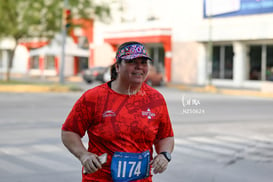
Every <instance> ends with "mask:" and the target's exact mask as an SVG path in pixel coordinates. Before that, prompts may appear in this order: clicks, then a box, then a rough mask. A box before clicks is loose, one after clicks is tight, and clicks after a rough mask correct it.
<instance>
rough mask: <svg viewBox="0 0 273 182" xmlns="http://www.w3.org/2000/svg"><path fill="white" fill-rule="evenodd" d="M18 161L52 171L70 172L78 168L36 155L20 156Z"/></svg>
mask: <svg viewBox="0 0 273 182" xmlns="http://www.w3.org/2000/svg"><path fill="white" fill-rule="evenodd" d="M20 159H22V160H24V161H27V162H30V163H33V164H37V165H39V166H42V167H46V168H49V169H52V170H54V171H70V170H75V169H77V168H78V166H70V165H68V164H66V163H61V162H58V161H56V160H51V159H48V158H44V157H41V156H38V155H24V156H20Z"/></svg>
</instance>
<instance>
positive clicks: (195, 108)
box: [181, 95, 205, 114]
mask: <svg viewBox="0 0 273 182" xmlns="http://www.w3.org/2000/svg"><path fill="white" fill-rule="evenodd" d="M181 102H182V106H183V110H182V113H183V114H204V113H205V109H203V108H202V107H201V101H200V100H199V99H197V98H191V97H186V96H184V95H183V96H182V98H181Z"/></svg>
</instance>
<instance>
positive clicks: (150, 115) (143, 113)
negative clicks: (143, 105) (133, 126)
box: [142, 108, 155, 119]
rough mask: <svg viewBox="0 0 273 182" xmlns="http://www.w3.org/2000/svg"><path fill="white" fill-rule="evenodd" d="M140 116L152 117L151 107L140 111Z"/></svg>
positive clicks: (153, 114)
mask: <svg viewBox="0 0 273 182" xmlns="http://www.w3.org/2000/svg"><path fill="white" fill-rule="evenodd" d="M142 116H147V118H148V119H152V117H154V116H155V113H152V112H151V109H150V108H148V109H147V111H142Z"/></svg>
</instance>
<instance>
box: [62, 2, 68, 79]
mask: <svg viewBox="0 0 273 182" xmlns="http://www.w3.org/2000/svg"><path fill="white" fill-rule="evenodd" d="M67 7H68V0H64V9H63V17H62V21H63V22H62V50H61V66H60V84H64V67H65V44H66V26H65V24H66V22H65V17H64V16H65V12H64V11H65V9H67Z"/></svg>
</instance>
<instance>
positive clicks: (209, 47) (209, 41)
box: [207, 15, 213, 86]
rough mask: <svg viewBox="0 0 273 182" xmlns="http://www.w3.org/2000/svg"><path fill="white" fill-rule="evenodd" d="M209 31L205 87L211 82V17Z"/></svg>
mask: <svg viewBox="0 0 273 182" xmlns="http://www.w3.org/2000/svg"><path fill="white" fill-rule="evenodd" d="M208 21H209V30H208V48H207V51H208V56H207V80H208V81H207V86H211V84H212V83H211V82H212V56H213V42H212V22H211V21H212V17H211V15H209V17H208Z"/></svg>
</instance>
